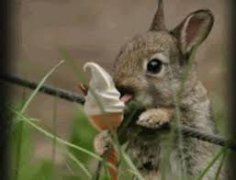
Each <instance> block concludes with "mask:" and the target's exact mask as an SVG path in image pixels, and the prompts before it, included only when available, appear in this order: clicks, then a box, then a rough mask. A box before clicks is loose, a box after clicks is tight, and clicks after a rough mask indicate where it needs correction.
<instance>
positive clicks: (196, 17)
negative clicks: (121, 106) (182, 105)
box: [113, 0, 214, 107]
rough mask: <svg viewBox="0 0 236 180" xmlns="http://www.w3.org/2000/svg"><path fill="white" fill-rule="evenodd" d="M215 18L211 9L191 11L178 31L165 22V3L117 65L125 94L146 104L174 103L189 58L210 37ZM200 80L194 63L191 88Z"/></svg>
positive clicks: (117, 78) (116, 78)
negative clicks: (197, 78)
mask: <svg viewBox="0 0 236 180" xmlns="http://www.w3.org/2000/svg"><path fill="white" fill-rule="evenodd" d="M213 22H214V18H213V15H212V14H211V12H210V11H209V10H198V11H195V12H193V13H190V14H189V15H188V16H187V17H186V18H185V19H184V20H183V21H182V23H180V24H179V25H178V26H177V27H176V28H174V30H171V31H168V30H167V29H166V27H165V23H164V13H163V3H162V0H159V5H158V9H157V12H156V14H155V16H154V19H153V22H152V25H151V27H150V29H149V31H148V32H146V33H144V34H141V35H137V36H135V37H134V38H133V39H132V40H131V41H129V42H128V43H126V44H125V45H124V46H123V47H122V48H121V51H120V53H119V54H118V56H117V59H116V62H115V64H114V76H113V77H114V81H115V83H116V86H117V88H118V90H119V91H120V92H121V96H126V95H129V97H131V96H132V99H134V100H136V101H138V102H140V103H141V104H142V105H143V106H144V107H153V106H159V105H170V104H173V102H174V100H173V93H175V92H176V91H178V89H179V87H180V84H181V82H182V79H183V76H184V74H185V72H186V68H187V67H189V66H188V65H189V64H190V63H191V62H190V60H189V57H190V55H191V53H192V52H193V50H194V49H196V47H198V46H199V45H200V44H201V43H202V42H203V41H204V40H205V39H206V37H207V36H208V34H209V32H210V31H211V28H212V26H213ZM194 82H196V75H195V70H194V66H192V67H191V70H190V73H189V74H188V80H187V82H186V83H187V86H186V88H187V89H191V86H194Z"/></svg>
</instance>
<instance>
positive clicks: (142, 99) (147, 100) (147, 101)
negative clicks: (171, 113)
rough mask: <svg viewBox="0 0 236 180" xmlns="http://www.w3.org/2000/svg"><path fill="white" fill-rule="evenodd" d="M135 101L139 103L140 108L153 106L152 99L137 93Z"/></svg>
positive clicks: (144, 94) (147, 95) (149, 96)
mask: <svg viewBox="0 0 236 180" xmlns="http://www.w3.org/2000/svg"><path fill="white" fill-rule="evenodd" d="M135 100H136V101H137V102H139V103H140V104H141V105H142V106H145V107H152V106H153V97H152V96H151V95H149V94H146V93H139V94H137V95H136V97H135Z"/></svg>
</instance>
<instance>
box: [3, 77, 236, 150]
mask: <svg viewBox="0 0 236 180" xmlns="http://www.w3.org/2000/svg"><path fill="white" fill-rule="evenodd" d="M0 80H2V81H5V82H8V83H11V84H16V85H19V86H23V87H27V88H29V89H32V90H34V89H35V88H36V87H37V85H38V84H37V83H36V82H32V81H29V80H25V79H23V78H20V77H17V76H12V75H6V74H4V75H3V74H1V75H0ZM39 92H42V93H45V94H48V95H51V96H56V97H58V98H61V99H64V100H67V101H69V102H76V103H79V104H84V102H85V99H84V97H83V96H80V95H78V94H77V93H74V92H71V91H67V90H64V89H61V88H56V87H53V86H49V85H43V86H42V87H41V88H40V89H39ZM178 128H179V129H176V130H178V131H180V132H181V133H182V134H183V135H184V136H189V137H192V138H196V139H199V140H202V141H206V142H209V143H212V144H216V145H219V146H227V147H228V148H229V149H231V150H234V151H236V143H235V142H232V141H229V140H225V138H223V137H221V136H219V135H215V134H209V133H205V132H201V131H199V130H197V129H194V128H191V127H188V126H183V125H181V126H179V127H178Z"/></svg>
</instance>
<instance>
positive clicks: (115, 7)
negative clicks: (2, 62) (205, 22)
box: [12, 0, 230, 164]
mask: <svg viewBox="0 0 236 180" xmlns="http://www.w3.org/2000/svg"><path fill="white" fill-rule="evenodd" d="M15 2H16V4H15V7H14V8H15V9H14V13H15V14H14V18H15V25H14V28H15V29H14V32H15V36H14V38H13V40H14V41H15V42H16V43H15V44H16V46H15V53H14V62H13V63H12V74H15V75H19V76H21V77H24V78H26V79H29V80H33V81H36V82H38V81H40V80H41V78H42V77H43V76H44V75H45V74H46V72H47V71H48V70H49V69H50V68H51V67H53V66H54V65H55V64H56V63H57V62H59V60H61V59H63V56H62V53H61V50H62V49H63V50H65V51H67V52H68V54H69V55H70V56H71V57H72V58H73V60H74V62H75V63H76V64H77V65H78V67H82V66H83V64H84V63H85V62H87V61H95V62H98V63H99V64H101V65H102V66H103V67H105V68H106V69H107V70H108V71H110V72H111V67H112V64H113V61H114V59H115V57H116V55H117V53H118V52H119V48H120V46H121V45H122V44H123V43H124V42H126V41H127V40H129V39H130V38H132V37H133V36H134V35H135V34H139V33H143V32H145V31H147V30H148V28H149V25H150V23H151V21H152V18H153V15H154V13H155V11H156V8H157V0H146V1H143V0H97V1H94V0H18V1H15ZM164 5H165V15H166V23H167V26H168V28H169V29H172V28H174V27H175V26H176V25H178V24H179V23H180V22H181V21H182V20H183V19H184V18H185V17H186V15H187V14H188V13H190V12H192V11H195V10H197V9H201V8H208V9H210V10H211V11H212V12H213V14H214V16H215V24H214V27H213V29H212V32H211V33H210V35H209V37H208V38H207V40H206V41H205V42H204V43H203V45H202V46H201V47H200V48H199V50H198V52H197V57H196V60H197V61H198V73H199V77H200V79H201V80H202V81H203V83H204V85H205V86H206V87H207V89H208V90H209V93H210V97H211V98H212V99H213V100H214V101H216V102H217V103H216V104H217V105H216V109H217V110H218V109H220V113H221V112H224V110H225V109H224V110H222V107H225V106H224V104H225V101H226V98H227V83H228V82H227V61H228V59H229V58H228V54H229V47H228V44H229V43H228V40H229V38H228V34H229V24H228V22H229V17H230V15H229V13H230V12H229V8H228V6H229V2H228V1H227V0H225V1H222V0H198V1H196V0H175V1H173V0H164ZM78 83H79V79H78V76H77V75H76V73H75V72H74V71H73V70H72V69H71V67H70V66H67V65H63V66H61V67H60V68H59V69H58V70H57V71H56V72H54V73H53V75H52V76H51V77H50V79H49V80H48V81H47V84H51V85H53V86H57V87H60V88H64V89H67V90H71V91H75V92H78V93H80V92H79V90H78V89H77V85H78ZM30 92H31V91H30V90H27V89H24V88H21V87H16V86H14V89H13V96H14V98H13V100H14V101H15V102H17V101H20V100H21V99H22V96H25V97H27V96H28V95H29V93H30ZM55 101H56V114H57V115H56V117H57V118H56V126H55V127H56V132H57V134H58V135H59V136H60V137H63V138H66V139H68V138H69V136H70V134H71V124H72V122H73V119H75V117H77V115H78V112H77V111H78V108H77V106H75V104H71V103H69V102H66V101H63V100H60V99H57V100H55V98H53V97H50V96H47V95H42V94H38V95H37V97H36V98H35V99H34V100H33V102H32V103H31V105H30V107H29V108H28V109H27V115H29V116H30V117H34V118H37V119H40V120H41V121H42V122H43V123H44V124H46V125H47V126H48V127H52V125H53V121H52V117H53V114H54V112H53V106H54V103H55ZM220 113H219V114H220ZM221 116H222V114H221ZM81 125H82V124H81ZM82 128H83V127H81V129H82ZM81 129H80V127H79V128H78V131H80V130H81ZM80 132H82V131H80ZM33 134H34V136H33V154H34V157H35V158H36V159H37V158H39V159H40V158H47V157H50V156H51V151H52V145H51V144H52V143H51V142H50V141H46V140H45V138H44V137H42V135H40V134H38V133H35V132H33ZM80 134H82V133H80ZM91 134H92V135H94V134H95V132H94V131H92V130H91ZM91 134H90V135H91ZM92 135H91V138H90V141H92ZM88 136H89V134H88ZM81 138H82V139H83V137H81ZM84 138H86V137H84ZM80 141H82V140H81V139H80ZM90 144H92V142H90ZM56 154H57V155H56V162H57V163H58V164H63V162H64V158H63V156H62V155H61V154H60V152H57V153H56Z"/></svg>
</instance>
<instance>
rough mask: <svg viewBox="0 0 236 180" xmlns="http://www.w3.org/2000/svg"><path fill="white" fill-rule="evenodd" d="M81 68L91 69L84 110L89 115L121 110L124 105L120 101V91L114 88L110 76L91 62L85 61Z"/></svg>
mask: <svg viewBox="0 0 236 180" xmlns="http://www.w3.org/2000/svg"><path fill="white" fill-rule="evenodd" d="M83 68H84V70H85V71H86V70H87V69H90V71H91V80H90V83H89V90H88V93H87V95H86V97H85V104H84V109H85V112H86V113H87V114H90V115H96V114H101V113H103V112H106V113H111V112H114V113H117V112H123V110H124V107H125V105H124V102H122V101H120V93H119V91H118V90H117V89H116V88H115V84H114V82H113V79H112V77H111V76H110V75H109V74H108V73H107V72H106V71H105V70H104V69H103V68H102V67H101V66H99V65H98V64H96V63H93V62H89V63H86V64H85V65H84V67H83Z"/></svg>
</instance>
